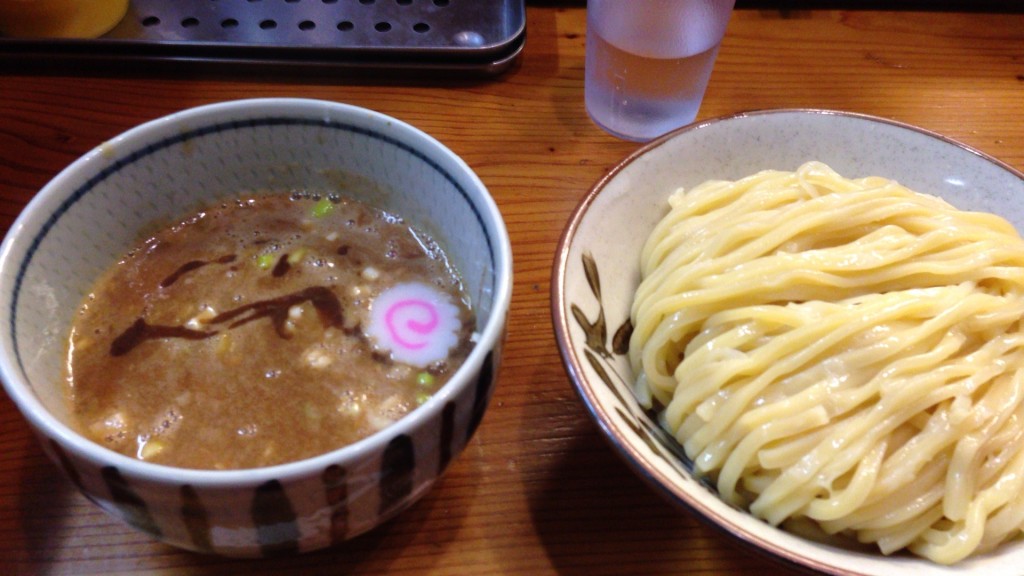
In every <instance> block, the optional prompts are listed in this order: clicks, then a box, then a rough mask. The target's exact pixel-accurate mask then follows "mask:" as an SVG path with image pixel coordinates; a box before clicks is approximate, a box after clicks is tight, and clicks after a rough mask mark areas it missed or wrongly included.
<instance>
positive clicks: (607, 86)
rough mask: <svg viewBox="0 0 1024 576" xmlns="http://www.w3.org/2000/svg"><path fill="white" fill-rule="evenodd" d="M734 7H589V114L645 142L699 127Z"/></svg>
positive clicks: (653, 2) (615, 1)
mask: <svg viewBox="0 0 1024 576" xmlns="http://www.w3.org/2000/svg"><path fill="white" fill-rule="evenodd" d="M734 3H735V0H587V53H586V72H585V95H586V106H587V113H588V114H589V115H590V118H591V119H592V120H593V121H594V122H595V123H596V124H597V125H598V126H600V127H601V128H603V129H604V130H605V131H607V132H609V133H610V134H612V135H614V136H617V137H619V138H624V139H627V140H635V141H638V142H645V141H648V140H651V139H654V138H656V137H658V136H661V135H662V134H665V133H666V132H669V131H671V130H674V129H676V128H679V127H680V126H685V125H686V124H689V123H691V122H693V121H694V119H695V118H696V117H697V111H698V109H699V108H700V103H701V100H703V98H704V91H705V89H706V88H707V84H708V79H709V78H710V77H711V69H712V67H713V66H714V63H715V57H716V56H717V55H718V47H719V45H720V44H721V43H722V37H723V36H724V35H725V28H726V25H727V24H728V22H729V16H730V15H731V14H732V9H733V4H734Z"/></svg>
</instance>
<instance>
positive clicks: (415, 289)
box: [366, 283, 462, 367]
mask: <svg viewBox="0 0 1024 576" xmlns="http://www.w3.org/2000/svg"><path fill="white" fill-rule="evenodd" d="M461 325H462V323H461V321H460V320H459V309H458V308H457V307H456V306H455V305H453V304H452V303H451V301H450V300H449V297H448V295H447V294H445V293H444V292H442V291H440V290H438V289H436V288H433V287H431V286H428V285H426V284H420V283H403V284H396V285H394V286H392V287H391V288H388V289H387V290H385V291H384V292H381V294H380V295H379V296H377V298H376V299H374V302H373V305H372V308H371V310H370V323H369V326H367V329H366V332H367V335H368V336H370V337H371V338H372V339H373V340H374V341H375V342H376V344H377V347H378V348H379V349H381V350H386V351H389V352H390V353H391V357H392V358H393V359H394V360H396V361H398V362H404V363H406V364H411V365H413V366H418V367H424V366H427V365H429V364H432V363H434V362H438V361H440V360H444V359H445V358H447V357H448V353H449V352H450V351H451V349H452V348H454V347H455V345H456V344H458V335H459V330H460V328H461Z"/></svg>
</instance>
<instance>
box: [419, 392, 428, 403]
mask: <svg viewBox="0 0 1024 576" xmlns="http://www.w3.org/2000/svg"><path fill="white" fill-rule="evenodd" d="M427 400H430V394H427V393H426V392H417V393H416V403H417V404H423V403H425V402H426V401H427Z"/></svg>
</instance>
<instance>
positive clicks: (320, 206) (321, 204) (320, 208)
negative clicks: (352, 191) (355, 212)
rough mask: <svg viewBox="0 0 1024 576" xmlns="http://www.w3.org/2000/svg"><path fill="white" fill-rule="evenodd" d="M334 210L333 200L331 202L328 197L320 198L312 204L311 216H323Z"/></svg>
mask: <svg viewBox="0 0 1024 576" xmlns="http://www.w3.org/2000/svg"><path fill="white" fill-rule="evenodd" d="M332 210H334V202H331V199H330V198H321V199H320V200H318V201H317V203H316V204H314V205H313V217H314V218H323V217H324V216H327V215H328V214H330V213H331V211H332Z"/></svg>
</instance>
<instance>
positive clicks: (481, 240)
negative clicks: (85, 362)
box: [0, 99, 510, 421]
mask: <svg viewBox="0 0 1024 576" xmlns="http://www.w3.org/2000/svg"><path fill="white" fill-rule="evenodd" d="M281 190H324V191H340V192H341V193H343V194H346V195H349V196H351V197H354V198H356V199H359V200H362V201H365V202H368V203H369V204H371V205H374V206H377V207H380V208H382V209H385V210H388V211H392V212H394V213H395V214H398V215H400V216H403V217H404V218H406V220H407V221H410V222H411V223H413V224H414V225H416V226H418V227H420V228H421V229H423V230H424V231H426V232H427V233H429V234H431V235H432V236H433V237H434V238H435V239H436V240H437V241H438V242H439V243H440V244H441V245H442V246H443V247H444V248H445V250H446V251H447V253H448V255H449V257H450V259H451V260H452V262H453V264H454V265H455V267H456V268H457V269H458V270H459V271H460V272H461V274H462V277H463V280H464V283H465V287H466V290H467V293H468V294H469V295H470V298H471V299H472V303H473V306H474V307H475V311H476V314H477V329H478V330H483V329H484V328H485V326H487V325H488V321H489V320H490V319H491V316H492V309H493V308H494V307H495V306H499V304H498V303H497V302H496V301H495V299H496V298H497V297H499V296H501V294H500V293H501V292H502V291H503V288H502V287H501V285H500V283H499V276H498V275H499V274H502V273H506V274H507V273H508V272H509V271H510V263H509V262H508V260H509V256H510V255H509V251H508V249H507V247H506V246H505V245H504V244H503V239H504V242H507V237H506V235H505V232H504V229H503V224H502V223H501V217H500V215H499V214H498V212H497V208H496V206H495V205H494V203H493V201H492V200H491V198H490V196H489V195H488V194H487V193H486V190H485V188H484V186H483V184H482V183H481V182H480V181H479V179H478V178H476V176H475V175H473V173H472V171H470V170H469V169H468V167H466V166H465V165H464V163H463V162H462V161H461V160H460V159H459V158H458V157H456V156H455V155H454V154H452V153H451V152H450V151H448V150H447V149H446V148H444V147H443V146H442V145H440V144H439V143H438V142H436V141H435V140H433V139H432V138H431V137H429V136H427V135H425V134H424V133H422V132H420V131H418V130H416V129H414V128H412V127H410V126H408V125H406V124H404V123H401V122H398V121H396V120H394V119H392V118H389V117H386V116H383V115H381V114H377V113H374V112H371V111H368V110H364V109H361V108H356V107H351V106H346V105H342V104H335V103H326V102H320V101H307V100H289V99H273V100H261V101H242V102H233V103H226V104H217V105H212V106H208V107H202V108H198V109H193V110H189V111H185V112H182V113H178V114H175V115H172V116H170V117H167V118H163V119H160V120H156V121H154V122H151V123H149V124H146V125H143V126H141V127H139V128H136V129H134V130H131V131H129V132H128V133H126V134H124V135H122V136H119V137H117V138H115V139H114V140H111V141H109V142H106V143H104V144H102V145H101V146H99V147H98V148H97V149H95V150H93V151H92V152H90V153H89V154H87V155H86V156H85V157H83V158H82V159H80V160H79V161H78V162H77V163H76V164H74V165H73V166H72V167H69V169H67V170H65V171H64V172H62V173H61V174H60V175H58V176H57V177H56V178H55V179H54V180H53V181H52V182H51V183H50V184H48V185H47V187H46V188H44V190H43V191H42V192H41V193H40V194H39V196H37V198H36V199H35V200H34V201H33V202H32V204H31V205H30V207H29V208H28V209H27V210H26V211H25V213H24V214H23V216H22V217H21V218H20V219H19V220H18V222H16V224H15V226H14V227H13V228H12V230H11V232H10V234H9V236H8V239H7V240H6V242H5V245H4V248H3V253H2V258H3V261H2V263H3V266H2V273H3V275H4V278H3V282H4V283H5V285H13V286H14V289H13V291H5V293H4V294H3V295H2V296H0V297H2V299H3V300H4V301H3V303H2V306H0V316H2V317H0V325H3V326H4V327H5V330H4V331H3V332H2V338H0V342H2V345H3V346H4V347H5V348H6V350H4V353H5V354H4V355H5V356H6V358H10V359H15V362H16V365H15V366H11V367H10V369H11V370H14V371H15V372H18V373H20V374H21V375H22V377H23V379H24V380H25V381H26V382H28V383H29V385H30V386H31V388H32V389H33V391H34V392H35V395H36V396H37V398H38V400H39V401H40V402H41V403H42V405H43V406H45V408H46V409H47V410H48V411H49V412H51V413H52V414H53V415H55V416H57V417H58V419H60V420H64V421H66V417H67V413H66V406H65V400H64V397H63V390H62V386H61V385H60V382H61V378H62V375H61V367H62V365H63V358H62V357H63V355H64V353H65V346H66V345H65V338H66V336H67V333H68V330H69V326H70V320H71V315H72V311H73V310H75V309H76V307H77V306H78V304H79V303H80V301H81V298H82V297H83V296H84V294H86V293H87V291H88V289H89V288H90V286H91V284H92V282H93V281H94V280H95V279H96V278H97V277H98V276H99V274H100V273H101V272H102V271H103V270H105V269H106V268H107V267H109V266H110V265H111V264H112V263H113V262H114V261H115V260H116V259H117V258H118V257H119V256H120V255H122V254H124V252H125V251H126V250H127V249H128V248H129V247H130V246H131V245H133V244H134V243H135V242H137V241H138V240H139V239H140V230H143V231H144V230H148V229H151V228H152V227H153V226H154V225H156V224H159V223H168V222H170V221H171V220H173V219H175V218H178V217H180V216H182V215H184V214H187V213H188V212H189V211H190V210H192V209H194V208H197V207H199V206H201V205H203V204H205V203H208V202H210V201H213V200H217V199H221V198H227V197H237V196H239V195H240V194H243V193H247V192H251V191H254V192H265V191H281Z"/></svg>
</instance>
